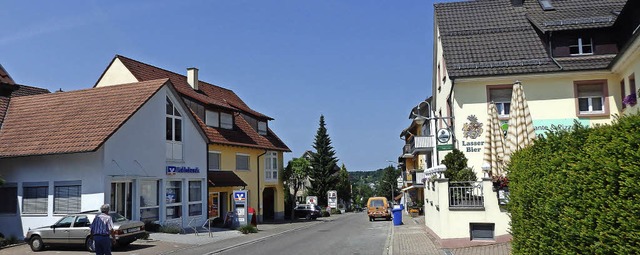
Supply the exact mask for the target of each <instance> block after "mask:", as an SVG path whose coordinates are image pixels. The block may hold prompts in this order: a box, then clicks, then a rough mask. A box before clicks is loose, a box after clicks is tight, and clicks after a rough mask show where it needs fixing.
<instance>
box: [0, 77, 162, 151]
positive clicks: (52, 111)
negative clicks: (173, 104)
mask: <svg viewBox="0 0 640 255" xmlns="http://www.w3.org/2000/svg"><path fill="white" fill-rule="evenodd" d="M167 81H168V80H167V79H162V80H153V81H146V82H139V83H132V84H125V85H121V86H108V87H101V88H93V89H85V90H77V91H70V92H59V93H52V94H42V95H34V96H22V97H16V98H12V99H11V102H10V103H9V110H8V111H7V115H6V118H5V121H4V124H3V126H2V129H0V157H20V156H30V155H49V154H63V153H76V152H89V151H95V150H97V149H98V148H99V147H100V146H102V144H103V143H104V142H105V141H106V140H107V139H108V138H109V137H110V136H111V135H112V134H113V133H114V132H115V131H116V130H118V128H119V127H120V126H122V125H123V123H124V122H126V121H127V120H128V119H129V118H130V117H131V116H132V115H133V114H134V113H135V112H136V111H137V110H138V109H140V107H141V106H142V105H144V104H145V103H146V102H147V100H149V98H151V97H152V96H153V95H154V94H155V93H156V92H157V91H158V90H159V89H160V88H161V87H162V86H163V85H165V84H170V83H168V82H167Z"/></svg>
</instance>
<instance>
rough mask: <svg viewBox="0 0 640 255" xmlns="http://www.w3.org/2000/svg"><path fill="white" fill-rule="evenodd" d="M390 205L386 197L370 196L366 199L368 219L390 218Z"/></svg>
mask: <svg viewBox="0 0 640 255" xmlns="http://www.w3.org/2000/svg"><path fill="white" fill-rule="evenodd" d="M390 210H391V206H390V204H389V202H387V198H386V197H370V198H369V200H367V215H368V216H369V221H374V220H375V219H376V218H384V219H386V220H391V212H390Z"/></svg>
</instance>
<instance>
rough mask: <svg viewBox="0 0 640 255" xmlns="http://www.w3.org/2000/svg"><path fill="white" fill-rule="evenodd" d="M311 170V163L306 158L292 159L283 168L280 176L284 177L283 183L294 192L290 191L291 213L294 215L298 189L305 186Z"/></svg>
mask: <svg viewBox="0 0 640 255" xmlns="http://www.w3.org/2000/svg"><path fill="white" fill-rule="evenodd" d="M309 170H310V163H309V161H308V160H306V159H305V158H294V159H292V160H291V161H289V163H287V167H286V168H284V169H283V170H282V174H281V175H280V176H281V177H282V182H283V184H284V185H285V187H287V188H288V190H289V191H293V193H290V192H288V194H289V201H290V204H291V215H294V214H293V209H294V208H295V205H296V204H295V202H294V201H295V195H296V194H297V193H298V190H300V189H301V188H302V187H304V184H305V181H306V180H307V175H308V173H309Z"/></svg>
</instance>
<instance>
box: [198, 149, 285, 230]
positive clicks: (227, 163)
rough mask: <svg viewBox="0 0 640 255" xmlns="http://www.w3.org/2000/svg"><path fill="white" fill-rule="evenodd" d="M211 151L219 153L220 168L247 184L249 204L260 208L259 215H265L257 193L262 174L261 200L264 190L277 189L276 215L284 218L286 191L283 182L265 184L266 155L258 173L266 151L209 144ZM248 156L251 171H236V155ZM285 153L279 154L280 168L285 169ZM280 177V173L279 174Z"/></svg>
mask: <svg viewBox="0 0 640 255" xmlns="http://www.w3.org/2000/svg"><path fill="white" fill-rule="evenodd" d="M209 151H215V152H219V153H220V154H221V155H220V165H221V166H220V167H221V170H222V171H233V172H234V173H235V174H236V175H238V177H240V178H241V179H242V180H243V181H244V182H245V183H247V187H246V189H247V190H249V204H250V206H251V207H253V208H256V209H257V208H260V209H259V210H257V211H258V214H259V215H263V211H262V207H261V206H259V203H258V193H257V192H256V189H257V186H258V176H257V172H259V174H260V177H259V178H260V200H263V199H264V196H263V193H262V191H264V188H270V187H271V188H275V189H276V192H275V215H276V219H278V217H283V216H284V189H283V184H282V181H281V180H278V181H277V182H265V179H264V165H265V157H264V155H263V156H261V157H260V171H256V168H257V164H258V162H257V160H256V159H257V158H258V156H259V155H261V154H263V153H264V152H265V150H263V149H254V148H248V147H239V146H227V145H219V144H209ZM237 153H241V154H247V155H249V169H250V170H248V171H246V170H235V169H236V154H237ZM282 160H283V153H282V152H278V168H279V169H282V168H283V162H282ZM278 175H280V173H278Z"/></svg>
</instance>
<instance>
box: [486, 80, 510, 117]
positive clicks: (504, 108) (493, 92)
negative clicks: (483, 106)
mask: <svg viewBox="0 0 640 255" xmlns="http://www.w3.org/2000/svg"><path fill="white" fill-rule="evenodd" d="M512 90H513V89H512V87H511V86H510V85H508V86H501V85H497V86H496V87H495V88H491V87H489V102H493V103H495V104H496V109H497V110H498V116H499V117H500V118H508V117H509V110H510V109H511V92H512Z"/></svg>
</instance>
